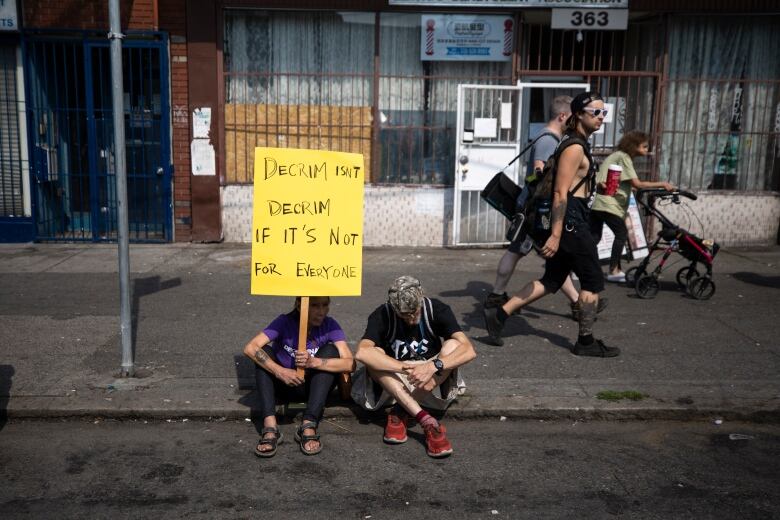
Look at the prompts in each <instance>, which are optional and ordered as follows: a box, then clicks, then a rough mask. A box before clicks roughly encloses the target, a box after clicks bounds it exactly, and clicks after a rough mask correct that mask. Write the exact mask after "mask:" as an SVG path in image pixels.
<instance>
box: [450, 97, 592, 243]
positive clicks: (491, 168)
mask: <svg viewBox="0 0 780 520" xmlns="http://www.w3.org/2000/svg"><path fill="white" fill-rule="evenodd" d="M588 87H589V85H588V84H587V83H520V82H518V84H517V85H515V86H496V85H458V107H457V109H458V120H457V121H458V123H457V144H456V154H455V189H454V192H455V196H454V201H453V244H454V245H500V244H502V243H504V242H505V239H504V234H505V231H506V226H507V224H508V222H507V220H506V219H505V218H504V216H503V215H501V214H500V213H499V212H498V211H496V210H494V209H493V208H492V207H491V206H489V205H488V204H487V203H486V202H485V201H484V200H482V199H481V198H480V196H479V192H480V191H482V189H483V188H484V187H485V185H486V184H487V183H488V182H489V181H490V179H491V178H493V176H494V175H495V174H496V173H497V172H499V171H501V170H502V169H503V171H504V173H505V174H506V175H507V176H508V177H509V178H510V179H512V180H514V181H515V182H517V183H518V184H520V183H521V182H522V180H523V179H524V178H525V174H526V171H525V170H526V165H527V162H528V159H527V156H524V157H521V158H520V159H519V160H517V161H515V162H514V163H513V164H512V165H511V166H510V167H508V168H507V167H506V166H507V164H508V163H509V162H511V161H512V159H514V158H515V157H516V156H517V154H518V152H519V151H520V150H521V143H527V142H528V141H529V139H530V138H533V137H535V136H536V135H537V134H538V133H539V132H540V131H541V129H542V128H543V127H544V126H545V124H546V123H547V121H548V119H549V116H548V114H547V107H548V106H549V104H550V101H552V98H553V97H555V96H559V95H564V94H566V95H576V94H578V93H579V92H581V91H585V90H587V89H588ZM540 107H541V109H540ZM524 114H526V115H525V116H524ZM523 146H524V145H523Z"/></svg>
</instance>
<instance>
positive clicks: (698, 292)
mask: <svg viewBox="0 0 780 520" xmlns="http://www.w3.org/2000/svg"><path fill="white" fill-rule="evenodd" d="M688 294H689V295H690V296H691V298H693V299H695V300H709V299H710V298H712V295H713V294H715V282H713V281H712V278H710V277H709V276H698V277H696V278H692V279H691V281H690V283H688Z"/></svg>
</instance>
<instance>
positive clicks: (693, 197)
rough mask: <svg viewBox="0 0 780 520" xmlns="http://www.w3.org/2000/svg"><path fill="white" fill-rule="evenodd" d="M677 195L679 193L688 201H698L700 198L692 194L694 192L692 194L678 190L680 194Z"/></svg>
mask: <svg viewBox="0 0 780 520" xmlns="http://www.w3.org/2000/svg"><path fill="white" fill-rule="evenodd" d="M677 193H679V194H680V195H682V196H683V197H685V198H686V199H691V200H696V199H698V198H699V197H697V196H696V194H695V193H692V192H690V191H685V190H678V192H677Z"/></svg>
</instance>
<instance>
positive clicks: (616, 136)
mask: <svg viewBox="0 0 780 520" xmlns="http://www.w3.org/2000/svg"><path fill="white" fill-rule="evenodd" d="M523 29H524V31H523V34H522V37H521V39H522V42H523V43H522V48H523V52H522V54H521V67H520V70H519V71H518V75H519V76H520V77H521V78H523V79H524V80H526V81H540V80H542V79H544V80H548V81H549V80H550V78H560V79H566V80H569V81H583V82H586V83H589V84H590V88H591V90H595V91H598V92H600V93H601V95H602V96H603V97H604V99H605V101H606V102H607V103H610V104H612V107H613V108H612V110H613V113H612V115H611V116H610V117H609V120H610V121H609V122H608V123H607V124H606V125H604V127H603V130H602V131H601V132H600V133H598V134H595V135H594V136H593V138H592V142H593V147H594V154H595V155H596V156H597V158H598V156H605V155H608V154H609V153H611V152H612V151H613V150H614V149H615V147H616V146H617V143H618V142H619V141H620V139H621V137H623V135H624V134H625V133H626V132H628V131H630V130H642V131H645V132H647V133H649V134H650V135H652V136H654V137H653V140H654V141H657V135H658V131H659V129H660V123H661V122H660V120H659V117H658V110H659V103H660V98H661V94H660V93H661V81H662V70H661V68H662V66H661V55H662V50H663V48H664V41H663V37H664V31H663V25H662V22H661V19H660V18H656V19H651V20H647V21H644V22H640V23H632V24H631V29H630V30H629V31H583V32H581V33H579V34H578V33H577V31H563V30H553V29H551V28H550V27H549V25H547V24H539V23H529V24H526V25H524V26H523ZM654 149H655V147H654ZM657 162H658V156H657V154H653V155H651V156H650V157H649V158H647V159H645V160H637V163H636V167H637V173H639V175H640V176H641V177H643V178H645V179H652V178H655V177H656V176H657V173H658V170H657Z"/></svg>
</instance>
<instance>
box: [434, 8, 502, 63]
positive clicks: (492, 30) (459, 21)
mask: <svg viewBox="0 0 780 520" xmlns="http://www.w3.org/2000/svg"><path fill="white" fill-rule="evenodd" d="M421 22H422V30H421V31H420V59H422V60H423V61H509V60H510V59H511V57H512V42H513V41H514V20H513V19H512V17H511V16H495V15H492V16H481V15H449V14H424V15H422V17H421Z"/></svg>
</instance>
